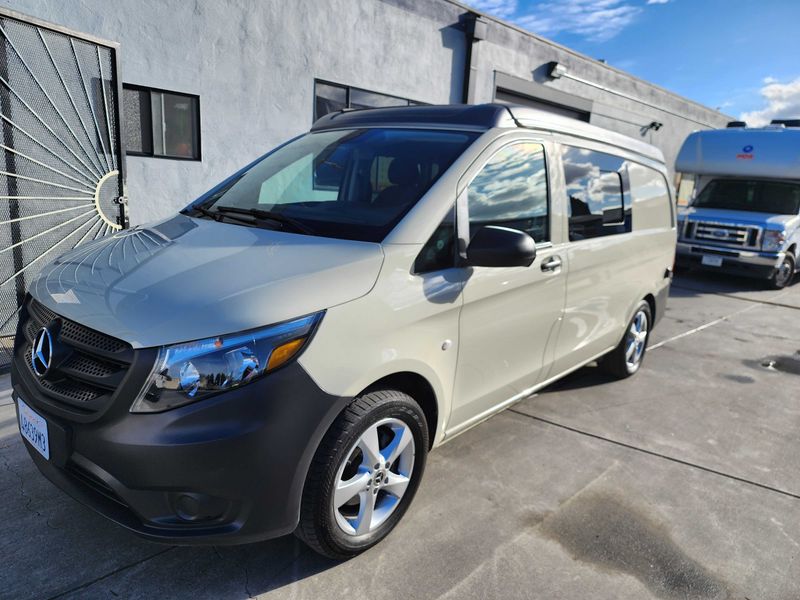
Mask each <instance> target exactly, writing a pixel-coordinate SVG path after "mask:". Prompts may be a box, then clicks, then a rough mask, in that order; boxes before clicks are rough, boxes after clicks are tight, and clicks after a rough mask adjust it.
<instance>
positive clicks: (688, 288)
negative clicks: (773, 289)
mask: <svg viewBox="0 0 800 600" xmlns="http://www.w3.org/2000/svg"><path fill="white" fill-rule="evenodd" d="M671 287H674V288H676V289H679V290H685V291H687V292H700V293H702V294H711V295H712V296H722V297H723V298H731V299H733V300H739V301H741V302H753V303H755V304H766V305H768V306H780V307H781V308H791V309H792V310H800V306H795V305H793V304H784V303H783V302H775V301H773V300H763V299H757V298H747V297H745V296H738V295H736V294H731V293H727V292H714V291H711V290H704V289H701V288H696V287H692V286H688V285H676V284H675V283H673V284H672V286H671ZM790 291H791V290H785V291H783V292H781V293H779V294H776V295H775V298H782V297H783V296H785V295H787V294H788V293H789V292H790Z"/></svg>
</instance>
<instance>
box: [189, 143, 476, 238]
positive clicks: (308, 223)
mask: <svg viewBox="0 0 800 600" xmlns="http://www.w3.org/2000/svg"><path fill="white" fill-rule="evenodd" d="M477 137H478V134H477V133H470V132H458V131H426V130H417V129H388V128H387V129H355V130H353V129H351V130H337V131H323V132H318V133H309V134H307V135H305V136H303V137H301V138H298V139H296V140H294V141H292V142H290V143H289V144H286V145H285V146H283V147H281V148H278V149H277V150H276V151H274V152H272V153H271V154H268V155H267V156H265V157H264V158H263V159H261V160H260V161H259V162H257V163H256V164H255V165H253V166H252V167H250V168H249V169H248V170H247V171H245V172H244V173H242V174H239V176H238V177H236V178H235V179H233V180H232V181H230V182H228V183H227V184H226V185H225V186H223V187H221V188H218V189H216V190H212V191H211V192H209V193H208V194H206V196H205V197H203V198H201V199H200V200H199V201H198V202H196V203H194V204H193V205H192V206H190V207H188V208H187V209H186V210H185V211H184V212H186V213H187V214H190V215H192V216H198V217H203V216H204V217H207V218H216V219H218V220H228V221H230V222H234V223H241V224H243V225H252V226H257V227H269V228H276V229H281V230H285V231H291V232H297V233H305V234H310V235H319V236H323V237H333V238H342V239H352V240H361V241H370V242H379V241H381V240H383V238H384V237H386V235H387V234H388V233H389V232H390V231H391V230H392V228H393V227H394V226H395V225H396V224H397V223H398V222H399V221H400V219H402V217H403V216H404V215H405V214H406V213H407V212H408V211H409V210H410V209H411V207H413V206H414V204H415V203H416V202H417V201H418V200H419V199H420V198H421V197H422V195H423V194H424V193H425V192H426V191H427V190H428V189H429V188H430V187H431V185H433V183H434V182H435V181H436V180H437V179H438V178H439V176H440V175H441V174H442V173H444V172H445V171H446V170H447V168H448V167H449V166H450V165H451V164H452V163H453V161H455V159H456V158H458V156H459V155H460V154H461V153H462V152H463V151H464V150H465V149H466V148H467V147H468V146H469V145H470V144H471V143H472V142H473V141H474V140H475V139H476V138H477Z"/></svg>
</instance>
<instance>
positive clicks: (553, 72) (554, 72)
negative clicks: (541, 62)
mask: <svg viewBox="0 0 800 600" xmlns="http://www.w3.org/2000/svg"><path fill="white" fill-rule="evenodd" d="M547 74H548V75H549V76H550V77H552V78H553V79H559V78H561V77H562V76H564V75H566V74H567V67H566V66H565V65H562V64H561V63H560V62H556V61H553V62H551V63H550V66H549V67H548V69H547Z"/></svg>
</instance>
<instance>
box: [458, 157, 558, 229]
mask: <svg viewBox="0 0 800 600" xmlns="http://www.w3.org/2000/svg"><path fill="white" fill-rule="evenodd" d="M467 204H468V209H469V229H470V238H472V236H473V235H475V232H476V231H477V230H478V229H480V228H481V227H485V226H487V225H499V226H502V227H509V228H511V229H519V230H520V231H524V232H525V233H527V234H528V235H530V236H531V237H532V238H533V239H534V241H535V242H536V243H537V244H538V243H541V242H548V241H550V226H549V225H550V224H549V220H550V218H549V216H550V215H549V203H548V194H547V168H546V164H545V156H544V147H543V146H542V145H541V144H537V143H534V142H522V143H517V144H512V145H510V146H506V147H505V148H503V149H502V150H500V151H498V152H497V153H496V154H495V155H494V156H493V157H492V158H491V159H490V160H489V162H488V163H486V165H485V166H484V167H483V169H481V171H480V173H478V175H477V176H476V177H475V179H473V180H472V183H470V184H469V187H468V188H467Z"/></svg>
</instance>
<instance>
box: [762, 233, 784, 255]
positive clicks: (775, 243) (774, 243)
mask: <svg viewBox="0 0 800 600" xmlns="http://www.w3.org/2000/svg"><path fill="white" fill-rule="evenodd" d="M785 241H786V232H785V231H776V230H774V229H772V230H771V229H768V230H767V231H765V232H764V243H763V244H762V246H761V247H762V248H763V249H764V250H766V251H768V252H778V251H779V250H780V249H781V248H783V243H784V242H785Z"/></svg>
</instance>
